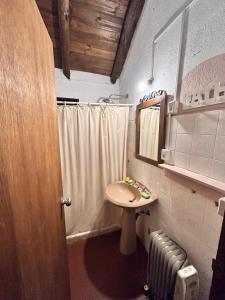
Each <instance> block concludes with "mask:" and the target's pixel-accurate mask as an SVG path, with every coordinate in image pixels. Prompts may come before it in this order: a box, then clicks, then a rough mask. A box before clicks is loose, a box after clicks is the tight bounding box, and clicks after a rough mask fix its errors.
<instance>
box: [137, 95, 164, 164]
mask: <svg viewBox="0 0 225 300" xmlns="http://www.w3.org/2000/svg"><path fill="white" fill-rule="evenodd" d="M165 116H166V95H165V94H164V95H162V96H159V97H156V98H154V99H150V100H147V101H145V102H143V103H141V104H139V105H138V106H137V111H136V158H138V159H141V160H143V161H145V162H148V163H150V164H153V165H155V166H157V165H158V164H160V163H162V160H161V150H162V149H163V148H164V147H165Z"/></svg>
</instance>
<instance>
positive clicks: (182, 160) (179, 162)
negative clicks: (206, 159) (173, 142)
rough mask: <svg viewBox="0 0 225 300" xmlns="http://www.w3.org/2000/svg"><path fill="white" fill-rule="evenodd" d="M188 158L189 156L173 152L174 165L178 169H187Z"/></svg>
mask: <svg viewBox="0 0 225 300" xmlns="http://www.w3.org/2000/svg"><path fill="white" fill-rule="evenodd" d="M190 157H191V156H190V154H186V153H182V152H178V151H175V154H174V163H175V165H176V166H178V167H180V168H183V169H188V168H189V164H190Z"/></svg>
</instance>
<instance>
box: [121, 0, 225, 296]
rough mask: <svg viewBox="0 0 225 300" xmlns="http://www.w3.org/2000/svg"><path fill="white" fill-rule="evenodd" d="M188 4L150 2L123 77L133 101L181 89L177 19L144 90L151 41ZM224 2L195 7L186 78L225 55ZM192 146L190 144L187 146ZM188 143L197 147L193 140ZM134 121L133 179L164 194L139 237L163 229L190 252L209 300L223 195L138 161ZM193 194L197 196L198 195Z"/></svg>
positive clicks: (141, 224) (202, 0)
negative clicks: (219, 202)
mask: <svg viewBox="0 0 225 300" xmlns="http://www.w3.org/2000/svg"><path fill="white" fill-rule="evenodd" d="M185 2H186V1H185V0H179V1H174V0H167V1H165V0H151V1H150V0H146V4H145V7H144V11H143V14H142V17H141V20H140V22H139V24H138V28H137V30H136V32H135V36H134V39H133V41H132V45H131V48H130V51H129V54H128V57H127V60H126V63H125V66H124V68H123V72H122V74H121V77H120V92H121V93H128V94H129V102H130V103H135V104H137V103H138V102H139V99H140V98H141V97H142V96H143V95H144V94H146V93H147V92H148V91H152V90H157V89H164V90H166V91H167V93H168V94H174V92H175V90H176V80H175V78H176V76H177V65H178V47H179V33H180V28H181V26H180V25H181V18H180V17H178V18H177V19H176V20H175V21H174V22H173V23H172V24H171V25H170V26H169V27H168V28H167V30H166V31H165V32H164V33H163V34H162V35H161V36H160V38H159V39H158V41H157V44H156V51H155V73H154V78H155V80H154V82H153V84H152V85H151V86H148V87H144V86H145V85H144V84H143V83H147V81H148V79H149V77H150V68H151V55H152V41H153V37H154V35H155V34H157V32H158V31H159V30H160V29H161V28H162V27H163V26H164V25H165V24H166V23H167V21H168V20H169V19H170V18H171V16H172V15H173V14H174V13H175V12H176V11H177V10H178V9H179V8H180V7H181V6H182V5H183V4H184V3H185ZM224 10H225V2H224V1H223V0H195V1H193V2H192V4H191V8H190V13H189V19H188V28H187V42H186V48H185V55H184V61H183V74H182V76H183V77H184V76H185V75H186V74H187V73H188V72H189V71H191V70H192V69H193V68H194V67H195V66H196V65H198V64H199V63H202V62H203V61H205V60H207V59H209V58H211V57H213V56H216V55H218V54H222V53H223V52H225V39H224V34H225V18H224ZM185 143H188V141H185ZM189 143H192V139H190V141H189ZM134 153H135V122H134V117H133V116H132V117H131V118H130V122H129V134H128V171H127V173H128V175H129V176H131V177H133V178H135V179H136V180H139V181H141V182H143V183H144V184H146V185H148V186H150V187H151V188H152V189H154V190H155V191H156V192H157V193H158V195H159V201H158V203H156V204H154V205H153V206H152V208H151V216H150V217H148V216H146V217H141V218H140V219H139V221H138V234H139V236H140V237H141V239H142V241H143V242H144V244H145V246H146V249H147V248H148V241H149V239H148V229H149V228H150V229H151V230H156V229H159V228H162V229H163V230H165V231H166V232H167V233H168V234H169V235H170V236H171V237H172V238H174V239H175V240H177V241H178V243H179V244H180V245H181V246H183V247H184V248H185V249H186V250H187V252H188V256H189V259H190V262H191V263H193V264H194V265H195V266H196V267H197V269H198V271H199V275H200V296H199V300H206V299H208V294H209V289H210V283H211V276H212V271H211V262H212V258H213V257H215V254H216V250H217V244H218V239H219V234H220V228H221V224H222V218H221V217H220V216H218V215H217V208H216V207H215V204H214V201H215V200H217V198H218V197H219V195H218V194H216V193H214V192H212V191H211V190H209V189H206V188H204V187H202V186H199V185H196V184H194V183H193V182H191V181H188V180H184V179H183V178H179V177H177V176H173V175H171V174H168V173H165V171H163V170H161V169H159V168H156V167H154V166H151V165H149V164H146V163H145V162H142V161H140V160H137V159H136V158H135V155H134ZM193 190H195V191H196V193H193Z"/></svg>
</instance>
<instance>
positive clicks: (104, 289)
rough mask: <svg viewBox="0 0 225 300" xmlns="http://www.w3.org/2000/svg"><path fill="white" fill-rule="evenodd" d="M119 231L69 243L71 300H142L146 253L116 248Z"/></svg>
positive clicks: (139, 250) (139, 247)
mask: <svg viewBox="0 0 225 300" xmlns="http://www.w3.org/2000/svg"><path fill="white" fill-rule="evenodd" d="M119 240H120V231H115V232H113V233H109V234H105V235H102V236H98V237H93V238H89V239H86V240H79V241H76V242H74V243H72V244H69V245H68V254H69V270H70V286H71V297H72V300H109V299H110V300H112V299H115V300H116V299H117V300H136V299H138V300H143V299H147V298H145V296H144V295H143V285H144V284H145V280H146V266H147V253H146V251H145V249H144V247H143V246H142V245H141V243H140V242H138V245H137V251H136V253H134V254H132V255H129V256H123V255H122V254H121V253H120V251H119Z"/></svg>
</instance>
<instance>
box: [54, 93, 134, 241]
mask: <svg viewBox="0 0 225 300" xmlns="http://www.w3.org/2000/svg"><path fill="white" fill-rule="evenodd" d="M125 97H126V96H125ZM120 99H121V96H120V95H110V96H109V97H107V98H103V97H102V98H99V99H98V101H97V102H96V103H82V102H81V103H79V102H78V103H77V102H71V101H70V102H67V101H64V102H63V101H60V102H58V126H59V140H60V155H61V171H62V183H63V195H64V197H69V198H71V206H68V207H65V222H66V235H67V238H69V239H70V238H73V239H78V238H79V237H83V236H91V235H95V234H98V233H99V232H105V231H111V230H113V229H115V228H117V227H118V226H119V223H120V215H121V210H120V209H119V208H117V207H115V206H113V205H112V204H110V203H109V202H108V201H106V200H105V189H106V186H107V185H108V184H109V183H112V182H115V181H121V180H124V178H125V176H126V160H127V131H128V118H129V105H127V104H119V100H120ZM65 100H66V99H65ZM59 104H61V105H59Z"/></svg>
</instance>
